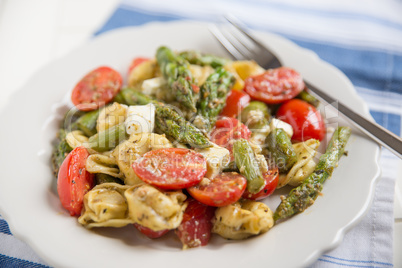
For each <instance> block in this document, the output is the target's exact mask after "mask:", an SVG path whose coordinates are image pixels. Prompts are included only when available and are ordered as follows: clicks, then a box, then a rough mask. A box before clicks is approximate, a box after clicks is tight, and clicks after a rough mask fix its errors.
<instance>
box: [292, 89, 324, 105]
mask: <svg viewBox="0 0 402 268" xmlns="http://www.w3.org/2000/svg"><path fill="white" fill-rule="evenodd" d="M296 98H298V99H301V100H304V101H306V102H308V103H310V104H311V105H313V106H314V107H316V108H317V107H318V105H320V101H319V100H318V99H317V98H316V97H314V96H313V95H311V94H310V93H308V92H307V90H303V91H302V92H300V93H299V95H297V96H296Z"/></svg>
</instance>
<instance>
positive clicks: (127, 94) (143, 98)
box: [113, 87, 153, 105]
mask: <svg viewBox="0 0 402 268" xmlns="http://www.w3.org/2000/svg"><path fill="white" fill-rule="evenodd" d="M113 101H115V102H118V103H121V104H126V105H147V104H148V103H150V102H152V101H153V99H152V98H151V97H149V96H147V95H145V94H143V93H141V92H138V91H135V90H134V89H132V88H128V87H127V88H123V89H122V90H120V92H119V93H118V94H117V95H116V96H115V97H114V99H113Z"/></svg>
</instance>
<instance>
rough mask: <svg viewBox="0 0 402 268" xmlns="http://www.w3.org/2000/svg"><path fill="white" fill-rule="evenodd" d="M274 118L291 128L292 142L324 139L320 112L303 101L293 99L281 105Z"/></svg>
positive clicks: (323, 127)
mask: <svg viewBox="0 0 402 268" xmlns="http://www.w3.org/2000/svg"><path fill="white" fill-rule="evenodd" d="M276 116H277V117H278V119H280V120H282V121H284V122H286V123H288V124H290V125H291V126H292V127H293V136H292V141H296V142H301V141H306V140H308V139H317V140H320V141H321V140H322V139H324V136H325V123H324V120H323V119H322V117H321V114H320V112H319V111H317V110H316V108H315V107H314V106H313V105H311V104H309V103H307V102H305V101H303V100H299V99H293V100H290V101H287V102H285V103H283V104H282V105H281V106H280V107H279V109H278V111H277V112H276Z"/></svg>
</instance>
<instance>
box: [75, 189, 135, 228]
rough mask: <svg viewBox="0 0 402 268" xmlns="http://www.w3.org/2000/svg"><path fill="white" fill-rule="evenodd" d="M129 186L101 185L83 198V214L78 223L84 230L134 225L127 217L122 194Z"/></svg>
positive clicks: (125, 204) (126, 205)
mask: <svg viewBox="0 0 402 268" xmlns="http://www.w3.org/2000/svg"><path fill="white" fill-rule="evenodd" d="M129 187H130V186H125V185H120V184H117V183H103V184H101V185H97V186H95V187H94V188H93V189H92V190H91V191H89V192H88V193H86V194H85V196H84V212H83V213H82V215H81V216H80V217H79V218H78V222H79V223H80V224H82V225H84V226H85V227H86V228H92V227H123V226H125V225H127V224H130V223H134V221H133V220H132V219H131V218H129V216H128V204H127V200H126V198H125V197H124V192H125V191H126V190H127V189H128V188H129Z"/></svg>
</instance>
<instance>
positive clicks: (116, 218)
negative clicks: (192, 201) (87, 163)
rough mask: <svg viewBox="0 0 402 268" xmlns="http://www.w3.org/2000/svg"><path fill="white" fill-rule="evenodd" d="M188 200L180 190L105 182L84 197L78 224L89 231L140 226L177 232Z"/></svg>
mask: <svg viewBox="0 0 402 268" xmlns="http://www.w3.org/2000/svg"><path fill="white" fill-rule="evenodd" d="M186 198H187V197H186V195H185V194H183V193H182V192H181V191H169V192H163V191H161V190H158V189H156V188H155V187H153V186H151V185H148V184H145V183H143V184H139V185H135V186H128V185H120V184H117V183H103V184H100V185H97V186H95V187H94V188H93V189H92V190H90V191H89V192H88V193H86V194H85V196H84V211H83V213H82V215H81V216H80V217H79V218H78V222H79V223H80V224H82V225H84V226H85V227H86V228H92V227H123V226H125V225H127V224H131V223H138V224H140V225H142V226H145V227H148V228H150V229H152V230H154V231H160V230H165V229H175V228H177V227H178V226H179V225H180V223H181V221H182V219H183V213H184V210H185V209H186V207H187V203H185V200H186Z"/></svg>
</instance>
